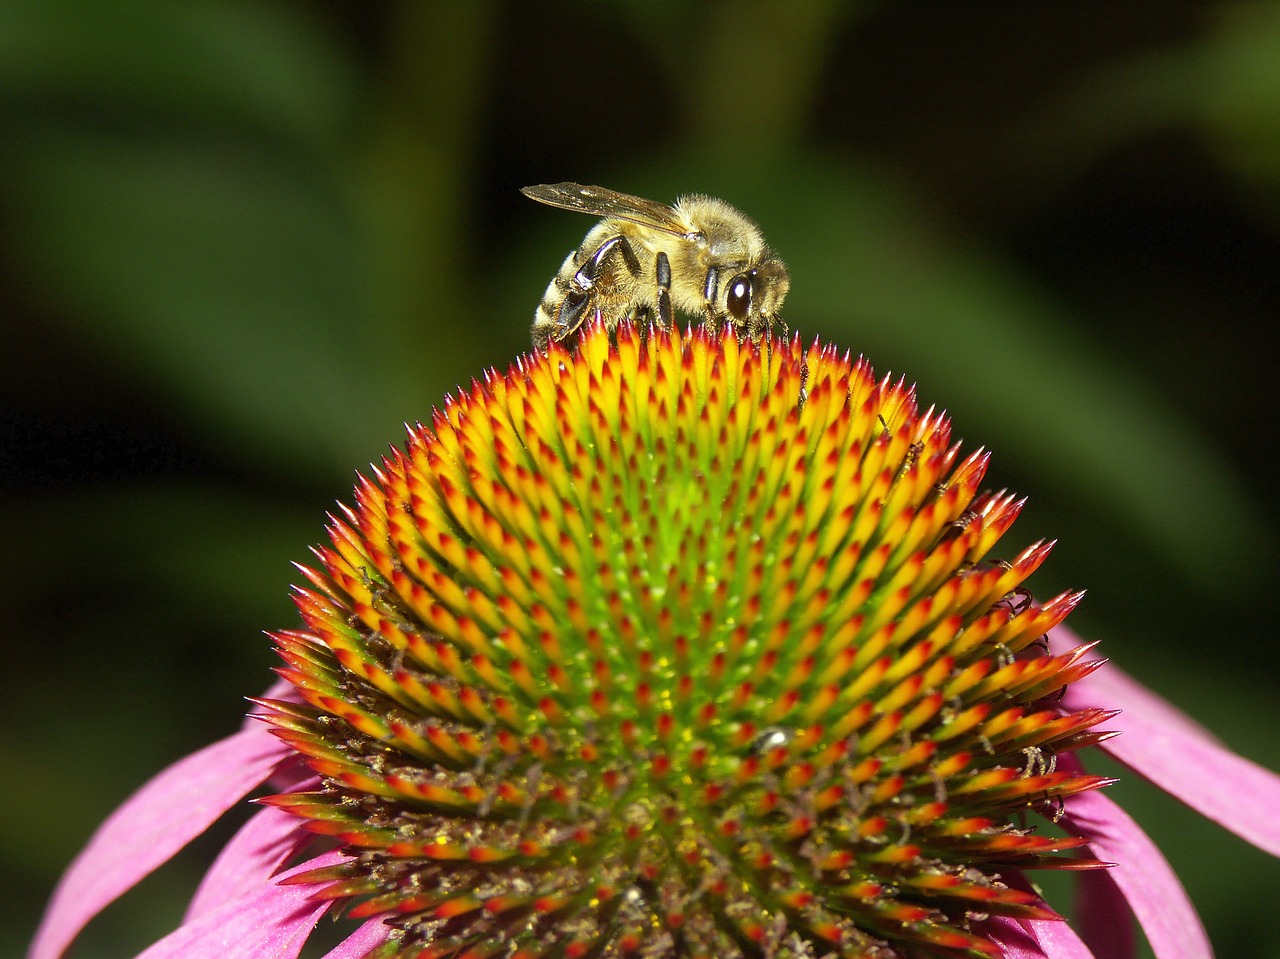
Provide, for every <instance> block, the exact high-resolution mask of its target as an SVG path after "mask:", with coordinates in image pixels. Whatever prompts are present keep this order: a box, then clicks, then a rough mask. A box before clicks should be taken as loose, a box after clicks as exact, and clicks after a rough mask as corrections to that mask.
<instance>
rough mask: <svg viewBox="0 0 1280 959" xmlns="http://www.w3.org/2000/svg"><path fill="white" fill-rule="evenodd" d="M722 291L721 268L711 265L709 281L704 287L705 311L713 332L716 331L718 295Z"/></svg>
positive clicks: (708, 327) (703, 300)
mask: <svg viewBox="0 0 1280 959" xmlns="http://www.w3.org/2000/svg"><path fill="white" fill-rule="evenodd" d="M719 293H720V270H719V268H718V267H714V266H713V267H711V268H710V269H708V270H707V282H706V285H705V286H704V287H703V288H702V302H703V311H704V312H705V313H706V315H707V320H706V324H707V329H708V330H710V331H711V332H712V333H714V332H715V331H716V320H717V319H718V314H717V313H716V297H717V296H718V295H719Z"/></svg>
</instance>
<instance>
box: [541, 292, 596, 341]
mask: <svg viewBox="0 0 1280 959" xmlns="http://www.w3.org/2000/svg"><path fill="white" fill-rule="evenodd" d="M589 302H591V294H590V292H589V291H588V290H577V289H573V290H570V291H569V292H568V293H566V294H565V295H564V300H563V301H561V303H560V309H559V310H557V311H556V329H555V332H554V333H553V334H552V336H553V337H554V338H555V339H557V340H563V339H564V338H565V337H566V336H568V335H569V334H571V333H572V332H573V331H574V330H576V329H577V328H578V327H580V326H581V325H582V323H583V321H584V320H585V319H586V318H587V304H588V303H589ZM534 332H535V333H536V332H537V331H536V330H535V331H534Z"/></svg>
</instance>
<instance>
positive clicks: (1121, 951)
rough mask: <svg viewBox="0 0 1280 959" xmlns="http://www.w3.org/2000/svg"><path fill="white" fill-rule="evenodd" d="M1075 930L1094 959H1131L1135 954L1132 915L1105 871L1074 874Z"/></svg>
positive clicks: (1117, 888)
mask: <svg viewBox="0 0 1280 959" xmlns="http://www.w3.org/2000/svg"><path fill="white" fill-rule="evenodd" d="M1075 927H1076V930H1077V931H1078V932H1079V933H1080V938H1081V939H1083V940H1084V941H1085V942H1087V943H1088V944H1089V948H1090V949H1092V950H1093V954H1094V956H1095V957H1097V959H1133V957H1134V956H1136V955H1137V954H1138V941H1137V935H1136V933H1135V930H1134V928H1133V912H1132V910H1130V908H1129V903H1128V902H1126V901H1125V898H1124V896H1123V895H1122V894H1121V892H1120V887H1119V886H1117V885H1116V884H1115V882H1114V881H1113V880H1112V879H1109V878H1108V877H1107V876H1106V874H1105V873H1104V872H1101V871H1093V870H1089V871H1086V872H1081V873H1078V874H1077V875H1076V921H1075Z"/></svg>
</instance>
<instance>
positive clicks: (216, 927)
mask: <svg viewBox="0 0 1280 959" xmlns="http://www.w3.org/2000/svg"><path fill="white" fill-rule="evenodd" d="M343 858H344V857H343V856H342V855H341V854H340V853H338V852H337V851H333V852H327V853H325V854H324V855H321V856H317V857H316V858H314V859H311V860H308V861H307V862H305V863H303V864H302V865H300V866H296V867H295V868H293V869H290V870H289V871H288V872H286V873H283V874H282V876H281V878H282V879H283V878H285V877H287V876H292V875H295V874H297V873H299V872H303V871H305V870H308V869H318V868H321V867H323V866H330V865H333V864H334V863H338V862H341V861H342V860H343ZM314 892H315V887H314V886H311V885H298V886H281V885H278V884H277V883H275V882H267V883H264V884H263V885H261V886H259V887H258V888H257V889H254V890H252V891H251V892H248V893H246V894H245V895H243V896H241V897H239V898H238V899H232V900H230V901H228V902H225V903H223V904H222V905H221V906H219V907H218V908H217V909H214V910H212V911H211V912H206V913H205V914H204V915H202V916H201V917H200V918H199V919H197V920H196V921H195V922H190V923H186V924H185V925H182V926H179V927H178V928H177V929H175V930H174V931H173V932H171V933H169V935H167V936H165V937H164V938H163V939H161V940H159V941H158V942H155V943H152V945H151V946H149V947H148V948H147V949H146V950H145V951H144V952H143V953H142V954H141V955H140V956H138V959H231V957H234V959H297V955H298V953H299V952H301V951H302V946H303V944H304V943H305V942H306V941H307V937H308V936H310V935H311V930H312V929H314V928H315V925H316V922H317V921H318V920H319V919H320V916H321V915H322V914H323V913H324V911H325V910H326V909H328V908H329V907H330V906H331V905H332V903H331V902H327V901H325V900H314V899H312V898H311V896H312V894H313V893H314Z"/></svg>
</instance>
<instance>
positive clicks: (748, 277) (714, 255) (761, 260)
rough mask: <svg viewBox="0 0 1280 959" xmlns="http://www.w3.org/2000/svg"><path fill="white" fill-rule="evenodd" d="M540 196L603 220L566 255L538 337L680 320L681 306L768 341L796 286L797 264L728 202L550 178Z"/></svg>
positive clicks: (531, 191) (536, 195)
mask: <svg viewBox="0 0 1280 959" xmlns="http://www.w3.org/2000/svg"><path fill="white" fill-rule="evenodd" d="M520 192H521V193H523V194H524V195H525V196H527V197H529V198H530V199H533V200H537V201H538V202H539V203H545V204H547V205H548V206H554V207H559V208H560V209H562V210H574V211H576V212H578V213H589V214H591V215H593V216H600V217H603V218H604V219H602V220H601V221H600V222H599V223H597V224H596V225H595V226H593V227H592V228H591V230H590V231H589V232H588V233H587V236H586V239H584V240H583V241H582V245H581V246H579V247H578V248H577V249H576V250H574V251H573V252H572V253H570V254H569V255H568V256H567V257H565V260H564V263H563V264H562V265H561V266H560V271H559V272H558V273H557V274H556V275H555V277H554V278H553V279H552V280H551V283H550V284H549V285H548V286H547V292H546V293H544V294H543V295H542V302H541V303H539V304H538V308H537V310H536V311H535V312H534V314H533V344H534V346H536V347H538V348H543V347H545V346H546V345H547V343H548V341H551V340H563V339H565V338H567V337H569V336H571V335H572V334H573V333H574V332H575V331H576V330H577V329H578V328H579V327H581V326H582V325H583V324H584V323H585V322H587V320H589V319H592V318H599V319H601V320H603V321H604V323H605V326H606V327H607V328H609V329H613V328H614V327H616V326H617V325H618V323H619V322H621V321H622V320H624V319H630V320H633V321H650V322H656V323H657V324H658V325H659V326H663V327H667V326H670V325H671V320H672V310H673V307H674V309H676V310H679V311H680V312H681V313H686V314H689V315H694V316H696V315H699V314H701V315H702V316H704V317H705V319H706V323H707V326H708V327H710V328H712V329H732V331H733V332H734V333H735V334H737V335H738V336H739V337H742V336H749V337H750V338H751V339H752V340H759V339H760V338H761V337H762V336H763V335H764V334H765V333H767V332H770V331H771V330H772V328H773V327H774V326H775V325H778V326H779V327H781V329H782V330H783V331H785V330H786V325H785V324H783V322H782V319H781V317H780V316H779V315H778V311H779V309H780V308H781V307H782V301H783V299H784V298H785V297H786V295H787V291H788V290H789V289H790V288H791V277H790V275H789V274H788V273H787V268H786V266H785V265H784V264H783V262H782V261H781V260H780V259H778V257H777V256H776V255H775V254H774V252H773V251H772V250H770V249H769V246H768V245H767V244H766V243H765V241H764V236H763V235H762V234H761V233H760V228H759V227H758V226H756V224H755V223H754V222H753V221H752V220H751V219H749V218H748V217H747V216H746V215H745V214H743V213H741V212H739V211H738V210H736V209H734V208H733V207H731V206H730V205H729V204H728V203H725V202H724V201H723V200H717V199H715V198H713V197H709V196H702V195H701V194H691V195H689V196H682V197H680V198H679V199H677V200H676V202H675V205H674V206H665V205H664V204H661V203H655V202H654V201H653V200H644V199H641V198H640V197H638V196H629V195H627V194H626V193H618V192H616V191H614V190H607V189H605V188H604V187H599V186H584V185H583V184H581V183H545V184H542V185H540V186H527V187H525V188H524V189H523V190H521V191H520Z"/></svg>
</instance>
